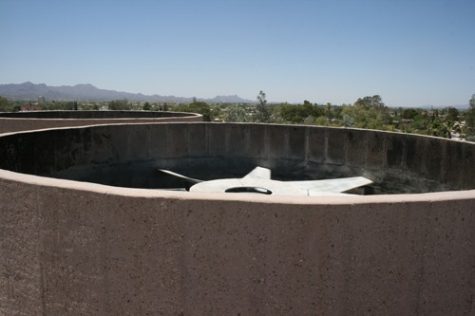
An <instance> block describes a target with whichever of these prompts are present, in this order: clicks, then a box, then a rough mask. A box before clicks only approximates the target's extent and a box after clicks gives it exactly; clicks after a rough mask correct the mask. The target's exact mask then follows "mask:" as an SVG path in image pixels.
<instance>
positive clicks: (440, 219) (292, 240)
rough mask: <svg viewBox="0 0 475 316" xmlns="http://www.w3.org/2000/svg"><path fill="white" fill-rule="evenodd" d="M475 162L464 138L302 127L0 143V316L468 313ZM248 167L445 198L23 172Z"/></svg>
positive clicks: (67, 132) (23, 138)
mask: <svg viewBox="0 0 475 316" xmlns="http://www.w3.org/2000/svg"><path fill="white" fill-rule="evenodd" d="M474 159H475V145H474V144H472V143H460V142H454V141H450V140H444V139H438V138H431V137H420V136H414V135H402V134H394V133H383V132H375V131H366V130H350V129H335V128H319V127H306V126H279V125H259V124H204V123H170V124H168V123H167V124H145V125H144V124H137V125H135V124H125V125H109V126H104V125H103V126H92V127H86V128H84V127H81V128H68V129H51V130H44V131H35V132H23V133H12V134H8V135H7V134H4V135H1V136H0V168H2V169H8V170H11V171H6V170H0V315H474V314H475V300H474V297H475V282H474V280H475V229H474V227H475V190H474V188H475V168H474V166H475V163H474V162H475V161H474ZM256 165H261V166H264V167H269V168H272V169H273V170H274V174H275V175H276V176H278V177H281V178H286V177H287V178H289V177H290V178H292V177H295V176H298V177H304V176H306V177H309V178H317V177H325V176H327V175H335V174H337V175H355V174H357V175H365V176H368V177H373V178H374V179H375V180H377V181H379V182H378V183H377V186H376V187H375V188H374V189H375V191H377V190H379V192H398V190H399V191H403V190H401V188H403V189H404V185H407V190H408V191H413V192H418V190H419V191H430V190H432V189H436V190H441V189H443V188H447V189H450V190H454V191H450V192H437V193H428V194H400V195H372V196H340V197H318V198H316V197H314V198H311V197H309V198H299V199H295V198H292V197H273V196H262V195H252V194H248V195H240V194H214V195H213V194H196V193H192V192H169V191H160V190H145V189H130V188H120V187H111V186H103V185H97V184H93V183H85V182H78V181H66V180H61V179H52V178H48V177H38V176H32V175H28V174H36V175H46V176H56V177H64V178H69V179H76V180H78V179H79V180H87V181H95V182H101V181H103V182H105V183H108V184H115V185H126V186H132V187H133V186H136V187H154V186H155V185H158V182H160V181H162V179H160V181H158V180H157V179H156V178H154V177H155V176H154V175H155V174H154V172H155V171H156V169H157V167H162V168H168V169H173V170H176V171H183V170H184V171H187V172H189V175H190V176H196V177H198V178H205V179H206V173H208V172H213V176H223V175H224V176H225V175H234V174H236V175H239V173H242V174H245V173H246V172H248V171H249V170H251V169H252V168H254V167H255V166H256ZM242 174H241V175H242ZM208 176H209V174H208ZM390 180H393V182H391V181H390ZM378 186H379V187H378ZM462 189H463V190H465V191H456V190H462Z"/></svg>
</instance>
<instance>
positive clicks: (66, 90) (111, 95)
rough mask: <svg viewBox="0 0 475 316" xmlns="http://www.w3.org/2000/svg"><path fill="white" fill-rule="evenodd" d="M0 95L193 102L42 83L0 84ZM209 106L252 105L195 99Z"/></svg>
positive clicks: (225, 99) (232, 97)
mask: <svg viewBox="0 0 475 316" xmlns="http://www.w3.org/2000/svg"><path fill="white" fill-rule="evenodd" d="M0 95H1V96H4V97H6V98H9V99H13V100H36V99H38V98H39V97H44V98H45V99H47V100H57V101H60V100H61V101H111V100H119V99H127V100H129V101H149V102H172V103H189V102H192V100H193V98H184V97H176V96H162V95H157V94H154V95H145V94H142V93H129V92H122V91H115V90H106V89H99V88H96V87H95V86H93V85H91V84H77V85H74V86H48V85H46V84H44V83H40V84H34V83H31V82H24V83H19V84H0ZM198 100H199V101H205V102H209V103H252V102H253V101H250V100H246V99H243V98H241V97H239V96H237V95H229V96H216V97H214V98H212V99H198Z"/></svg>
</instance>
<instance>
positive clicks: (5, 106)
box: [0, 96, 11, 112]
mask: <svg viewBox="0 0 475 316" xmlns="http://www.w3.org/2000/svg"><path fill="white" fill-rule="evenodd" d="M10 111H11V107H10V102H8V99H7V98H4V97H2V96H0V112H10Z"/></svg>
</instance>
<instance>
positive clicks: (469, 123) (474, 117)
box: [465, 94, 475, 140]
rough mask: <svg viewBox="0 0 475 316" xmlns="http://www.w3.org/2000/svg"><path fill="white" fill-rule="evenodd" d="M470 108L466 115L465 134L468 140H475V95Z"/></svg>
mask: <svg viewBox="0 0 475 316" xmlns="http://www.w3.org/2000/svg"><path fill="white" fill-rule="evenodd" d="M469 104H470V107H469V109H468V110H467V112H466V113H465V133H466V134H467V139H468V140H475V94H473V95H472V98H471V99H470V101H469Z"/></svg>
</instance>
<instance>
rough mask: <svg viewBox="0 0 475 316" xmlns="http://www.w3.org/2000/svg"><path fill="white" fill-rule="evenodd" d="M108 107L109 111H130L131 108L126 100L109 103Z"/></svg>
mask: <svg viewBox="0 0 475 316" xmlns="http://www.w3.org/2000/svg"><path fill="white" fill-rule="evenodd" d="M108 106H109V110H114V111H124V110H130V109H131V108H132V105H131V104H130V103H129V101H128V100H126V99H123V100H113V101H110V102H109V104H108Z"/></svg>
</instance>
